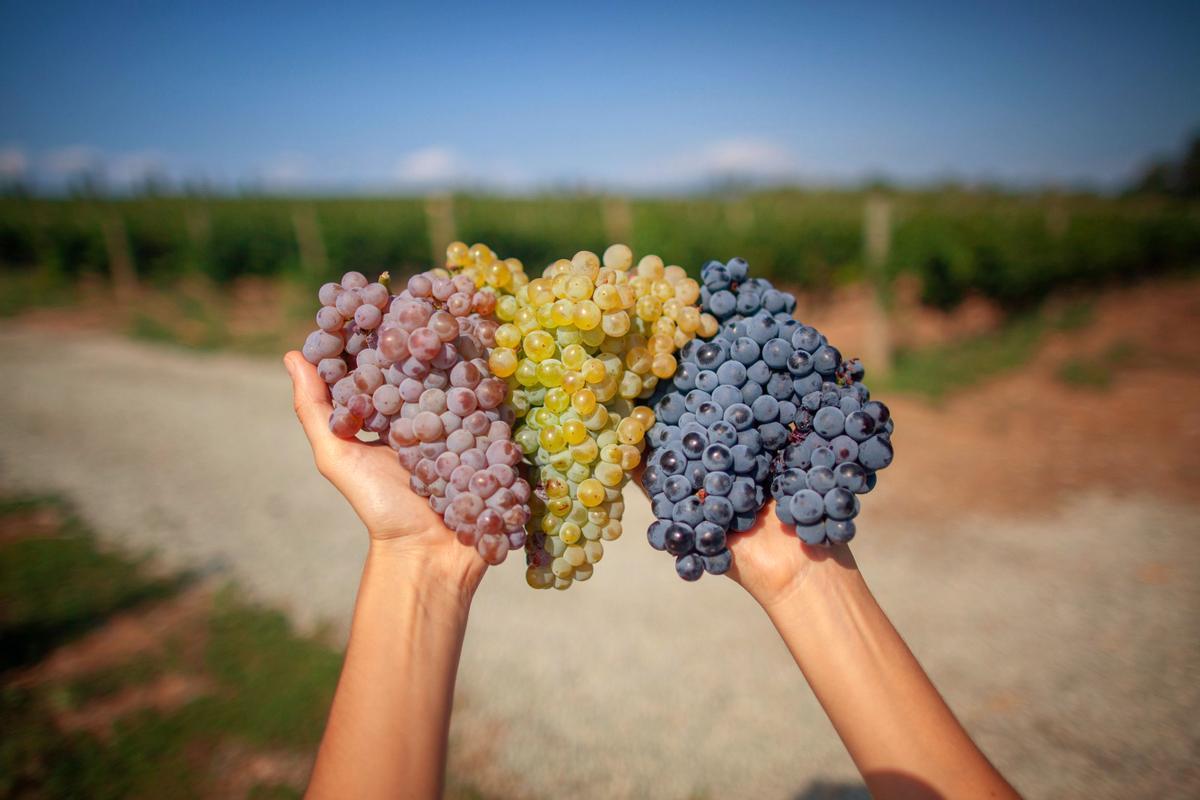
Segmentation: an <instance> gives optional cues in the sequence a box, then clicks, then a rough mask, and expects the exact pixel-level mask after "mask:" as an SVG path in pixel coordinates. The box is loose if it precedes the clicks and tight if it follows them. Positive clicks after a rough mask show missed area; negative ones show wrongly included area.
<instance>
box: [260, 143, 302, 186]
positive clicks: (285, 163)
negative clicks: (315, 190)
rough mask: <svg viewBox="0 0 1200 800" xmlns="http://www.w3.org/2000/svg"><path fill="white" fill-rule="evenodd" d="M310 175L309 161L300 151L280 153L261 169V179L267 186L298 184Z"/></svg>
mask: <svg viewBox="0 0 1200 800" xmlns="http://www.w3.org/2000/svg"><path fill="white" fill-rule="evenodd" d="M312 177H313V176H312V166H311V162H310V161H309V158H308V157H307V156H305V155H304V154H302V153H292V152H286V153H280V154H279V155H277V156H275V157H274V158H273V159H271V160H270V161H268V162H267V164H266V166H264V167H263V170H262V178H263V181H264V182H265V183H266V184H267V185H269V186H281V187H282V186H298V185H300V184H304V183H306V182H308V181H310V180H311V179H312Z"/></svg>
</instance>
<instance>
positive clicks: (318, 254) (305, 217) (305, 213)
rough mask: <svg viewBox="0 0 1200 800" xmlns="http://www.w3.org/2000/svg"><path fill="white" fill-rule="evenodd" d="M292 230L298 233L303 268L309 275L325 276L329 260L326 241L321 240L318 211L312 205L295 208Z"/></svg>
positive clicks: (297, 241)
mask: <svg viewBox="0 0 1200 800" xmlns="http://www.w3.org/2000/svg"><path fill="white" fill-rule="evenodd" d="M292 228H293V229H294V230H295V232H296V246H297V248H298V249H299V250H300V266H301V268H302V269H303V270H304V272H305V273H306V274H308V275H324V274H325V272H326V270H327V269H328V268H329V259H328V257H327V256H326V254H325V240H324V239H322V238H321V223H320V222H318V221H317V210H316V209H315V208H313V207H312V206H311V205H303V206H297V207H296V208H293V209H292Z"/></svg>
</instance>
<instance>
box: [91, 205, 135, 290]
mask: <svg viewBox="0 0 1200 800" xmlns="http://www.w3.org/2000/svg"><path fill="white" fill-rule="evenodd" d="M100 227H101V229H102V231H103V233H104V250H105V253H106V254H107V256H108V274H109V277H110V278H111V279H112V284H113V293H114V294H115V295H116V299H117V303H118V304H121V305H129V304H130V303H132V302H133V300H134V299H135V297H136V296H137V267H136V266H135V265H134V263H133V253H132V251H131V250H130V248H129V233H128V232H127V231H126V230H125V220H124V219H122V218H121V215H120V214H119V213H117V211H115V210H110V211H108V212H106V213H105V214H104V217H103V219H102V221H101V223H100Z"/></svg>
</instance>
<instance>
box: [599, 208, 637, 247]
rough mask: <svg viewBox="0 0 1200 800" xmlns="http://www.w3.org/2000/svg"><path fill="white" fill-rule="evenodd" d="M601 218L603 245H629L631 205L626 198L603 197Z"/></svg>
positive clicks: (631, 227) (631, 217) (631, 232)
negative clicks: (603, 236) (604, 239)
mask: <svg viewBox="0 0 1200 800" xmlns="http://www.w3.org/2000/svg"><path fill="white" fill-rule="evenodd" d="M600 213H601V215H602V216H603V224H604V235H605V237H607V238H606V241H605V245H610V244H631V242H630V237H631V236H632V235H633V205H632V204H631V203H630V202H629V198H628V197H605V198H604V200H603V205H602V206H601V208H600Z"/></svg>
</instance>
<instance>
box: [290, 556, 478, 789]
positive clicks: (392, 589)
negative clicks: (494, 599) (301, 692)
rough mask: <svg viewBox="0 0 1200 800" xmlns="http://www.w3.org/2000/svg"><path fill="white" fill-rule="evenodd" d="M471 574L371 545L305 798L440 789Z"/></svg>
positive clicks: (468, 601)
mask: <svg viewBox="0 0 1200 800" xmlns="http://www.w3.org/2000/svg"><path fill="white" fill-rule="evenodd" d="M477 581H478V578H477V577H471V576H468V575H455V574H449V571H448V570H442V569H434V568H431V566H430V565H429V564H428V563H425V562H424V561H423V560H421V559H420V558H419V557H418V556H416V555H415V554H413V553H408V552H402V551H395V550H389V549H387V548H386V547H380V546H378V545H376V544H373V545H372V547H371V551H370V553H369V555H368V556H367V562H366V566H365V568H364V570H363V578H362V583H361V585H360V587H359V593H358V600H357V603H356V604H355V609H354V620H353V623H352V626H351V630H350V643H349V646H348V647H347V649H346V659H345V664H344V665H343V667H342V675H341V679H340V680H339V682H338V687H337V693H336V695H335V696H334V701H333V708H332V710H331V711H330V715H329V723H328V725H327V727H326V730H325V736H324V738H323V739H322V742H321V748H320V751H319V752H318V754H317V762H316V766H315V767H314V770H313V777H312V781H311V783H310V785H309V790H308V797H310V798H326V797H329V798H342V797H356V798H377V797H378V798H383V797H387V798H391V797H413V798H426V797H428V798H432V797H437V796H439V795H440V793H441V789H442V781H443V777H444V776H443V773H444V769H445V762H446V740H447V736H448V732H449V725H450V710H451V705H452V703H453V696H454V678H455V674H456V673H457V671H458V660H459V655H460V653H461V650H462V642H463V632H464V630H465V628H466V623H467V611H468V609H469V605H470V598H471V595H472V593H473V591H474V588H475V584H476V582H477Z"/></svg>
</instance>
